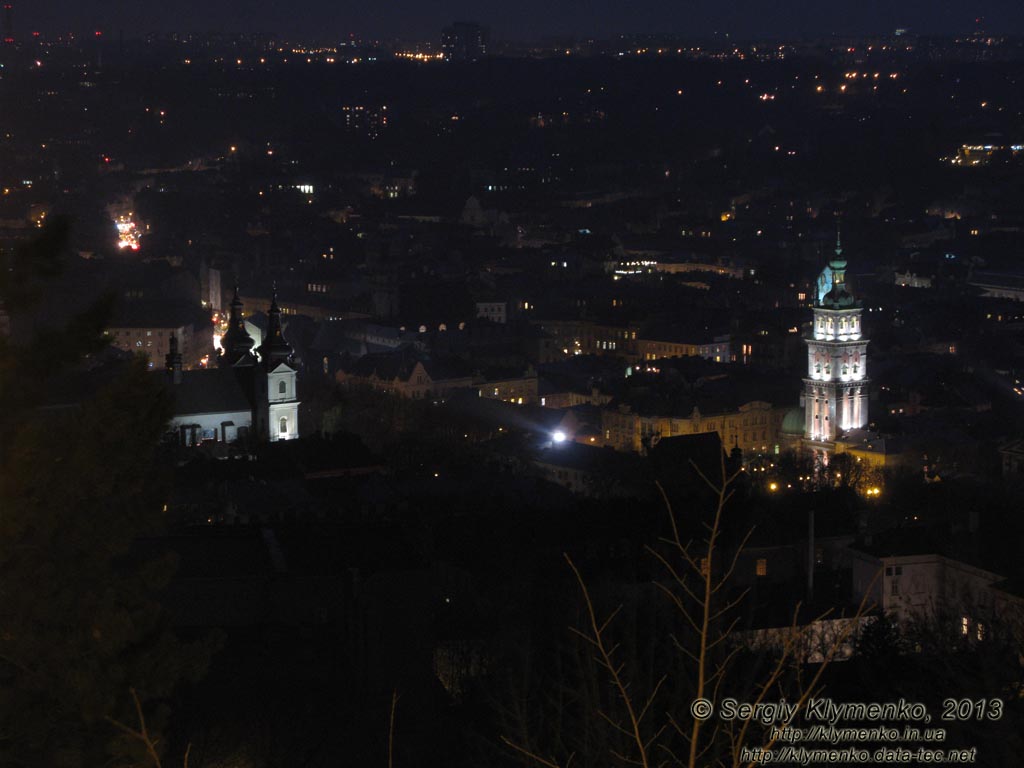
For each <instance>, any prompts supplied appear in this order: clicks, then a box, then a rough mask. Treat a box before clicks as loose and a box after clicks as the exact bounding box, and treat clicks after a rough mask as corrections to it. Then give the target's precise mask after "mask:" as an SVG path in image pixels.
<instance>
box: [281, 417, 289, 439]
mask: <svg viewBox="0 0 1024 768" xmlns="http://www.w3.org/2000/svg"><path fill="white" fill-rule="evenodd" d="M280 431H281V434H282V435H287V434H288V419H286V418H282V419H281V425H280Z"/></svg>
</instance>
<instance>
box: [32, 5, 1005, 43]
mask: <svg viewBox="0 0 1024 768" xmlns="http://www.w3.org/2000/svg"><path fill="white" fill-rule="evenodd" d="M13 5H14V28H15V32H16V34H17V35H18V36H28V35H30V34H31V33H32V32H40V33H41V34H43V35H45V36H56V35H59V34H64V33H66V32H75V33H79V34H81V33H84V32H87V31H95V30H101V31H103V32H104V33H105V34H119V33H123V34H124V35H126V36H128V37H135V36H139V35H143V34H146V33H149V32H185V33H198V32H209V31H217V32H229V33H230V32H237V33H270V34H280V35H284V36H295V37H301V36H316V37H319V38H323V39H344V38H345V37H348V36H350V35H354V36H356V37H358V38H363V39H372V38H408V39H420V40H432V39H434V38H437V37H439V35H440V32H441V29H442V28H443V27H444V26H446V25H447V24H449V23H451V22H452V21H456V20H465V21H475V22H478V23H480V24H482V25H484V26H486V27H488V28H489V29H490V30H491V32H492V35H493V36H494V37H495V38H497V39H507V40H537V39H542V38H545V37H548V38H550V37H571V38H577V39H586V38H611V37H615V36H617V35H619V34H653V33H660V34H667V35H677V36H680V37H684V38H685V37H694V38H698V37H707V36H711V35H722V36H726V35H728V36H729V37H730V38H736V39H759V38H776V39H805V38H817V37H827V36H840V37H842V36H860V35H872V34H886V33H892V32H893V31H894V30H896V29H898V28H903V29H908V30H910V31H911V32H913V33H919V34H924V35H942V34H963V33H967V32H971V31H975V30H978V29H984V30H985V31H987V32H990V33H993V34H1010V35H1012V34H1020V33H1022V32H1024V6H1021V5H1020V4H1019V3H1014V2H1011V1H1010V0H987V1H986V2H977V3H969V2H964V1H963V0H955V1H950V2H945V3H943V4H941V5H940V6H939V7H936V5H935V4H934V3H930V2H925V0H912V1H911V2H906V3H901V4H892V3H881V2H868V3H859V4H856V5H853V6H851V5H850V4H842V3H838V2H829V3H817V2H812V1H811V0H798V1H797V2H788V3H786V4H785V6H784V7H782V8H771V9H768V8H766V7H765V5H764V4H763V3H758V2H756V0H741V1H740V2H737V3H731V4H727V5H725V4H717V3H712V2H710V0H697V1H696V2H693V3H691V4H688V5H685V6H684V5H681V4H670V3H665V2H664V1H663V0H647V1H646V2H642V3H637V4H632V5H631V6H630V7H629V8H628V9H627V8H625V7H623V6H620V5H619V4H615V3H608V2H606V3H605V4H603V5H596V6H595V5H584V4H580V3H573V2H562V3H556V4H550V3H544V4H541V3H539V2H533V3H526V4H516V5H515V6H514V7H513V6H505V5H503V4H489V3H468V2H458V3H447V4H445V5H444V7H439V6H433V5H427V4H419V3H412V2H399V3H396V4H393V5H390V6H389V7H387V8H373V9H367V8H365V7H363V6H361V5H360V4H357V3H343V4H328V3H326V2H325V0H305V1H304V2H301V3H298V4H295V5H290V6H288V7H284V6H281V5H279V4H274V3H270V2H267V1H266V0H260V1H259V2H256V3H243V2H241V1H240V0H215V2H209V3H199V2H194V0H188V1H187V2H183V3H177V4H174V5H173V6H169V5H160V4H142V3H128V2H125V0H115V2H99V0H85V1H84V2H78V3H72V2H70V1H69V0H49V1H48V2H40V3H27V2H23V1H22V2H14V3H13Z"/></svg>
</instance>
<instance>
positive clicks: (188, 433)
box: [164, 289, 299, 446]
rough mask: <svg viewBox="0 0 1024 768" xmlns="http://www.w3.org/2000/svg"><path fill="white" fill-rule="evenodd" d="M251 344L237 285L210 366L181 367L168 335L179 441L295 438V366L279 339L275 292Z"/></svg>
mask: <svg viewBox="0 0 1024 768" xmlns="http://www.w3.org/2000/svg"><path fill="white" fill-rule="evenodd" d="M254 346H255V342H254V341H253V339H252V337H251V336H250V335H249V333H248V331H246V328H245V320H244V318H243V317H242V302H241V300H240V299H239V298H238V290H237V289H236V290H235V296H234V299H233V300H232V302H231V314H230V319H229V327H228V331H227V333H225V334H224V338H223V339H222V341H221V348H222V353H221V355H220V358H219V359H218V360H217V366H216V367H211V368H202V369H198V370H190V371H186V370H183V365H182V356H181V353H180V352H179V351H178V345H177V339H175V338H173V337H172V339H171V351H170V353H169V354H168V355H167V359H166V367H167V371H166V374H164V375H165V376H166V380H167V386H168V388H169V389H170V390H171V392H172V396H173V398H174V416H173V418H172V419H171V424H170V428H171V431H172V432H174V433H175V435H176V436H177V440H178V442H179V444H180V445H183V446H194V445H199V444H201V443H203V442H207V441H215V442H221V443H231V442H234V441H236V440H244V439H255V440H259V441H262V440H268V441H270V442H275V441H278V440H294V439H296V438H298V436H299V400H298V393H297V391H296V369H295V367H293V365H292V363H291V357H292V350H291V347H290V346H289V345H288V343H287V341H285V338H284V328H283V326H282V325H281V310H280V308H279V307H278V305H277V295H276V292H275V295H274V298H273V300H272V301H271V305H270V311H269V312H268V322H267V333H266V335H265V337H264V339H263V343H262V344H260V346H259V347H256V348H255V349H254Z"/></svg>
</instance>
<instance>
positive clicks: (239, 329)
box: [220, 285, 256, 365]
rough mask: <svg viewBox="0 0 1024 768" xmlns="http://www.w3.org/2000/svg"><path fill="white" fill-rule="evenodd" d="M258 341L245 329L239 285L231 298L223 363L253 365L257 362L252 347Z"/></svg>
mask: <svg viewBox="0 0 1024 768" xmlns="http://www.w3.org/2000/svg"><path fill="white" fill-rule="evenodd" d="M255 343H256V342H254V341H253V340H252V336H250V335H249V332H248V331H247V330H245V319H244V318H243V317H242V300H241V299H239V298H238V286H237V285H236V286H235V296H234V298H233V299H232V300H231V314H230V315H229V316H228V331H227V333H225V334H224V338H223V339H221V347H222V348H223V352H222V353H221V356H220V364H221V365H252V364H253V362H255V360H254V358H253V356H252V348H253V345H254V344H255Z"/></svg>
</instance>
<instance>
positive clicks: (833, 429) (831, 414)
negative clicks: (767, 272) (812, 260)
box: [804, 237, 868, 442]
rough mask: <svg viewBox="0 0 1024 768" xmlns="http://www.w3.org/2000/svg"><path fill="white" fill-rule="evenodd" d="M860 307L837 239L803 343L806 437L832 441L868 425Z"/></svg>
mask: <svg viewBox="0 0 1024 768" xmlns="http://www.w3.org/2000/svg"><path fill="white" fill-rule="evenodd" d="M862 312H863V308H862V307H861V306H860V303H859V302H858V301H856V300H855V299H854V298H853V294H852V293H850V290H849V287H848V286H847V284H846V259H844V258H843V249H842V247H841V245H840V242H839V239H838V237H837V238H836V255H835V258H833V259H832V260H831V261H830V262H829V264H828V266H827V267H825V269H824V270H823V271H822V273H821V277H820V278H819V280H818V291H817V296H816V297H815V302H814V322H813V324H812V326H811V335H810V336H809V337H808V338H807V339H805V341H806V342H807V378H805V379H804V413H805V422H804V437H805V438H806V439H808V440H813V441H819V442H831V441H834V440H835V439H836V437H837V436H838V435H839V434H840V433H842V432H845V431H847V430H850V429H861V428H863V427H865V426H867V423H868V377H867V372H868V356H867V346H868V342H867V339H865V338H864V336H863V326H862V324H861V313H862Z"/></svg>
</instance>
